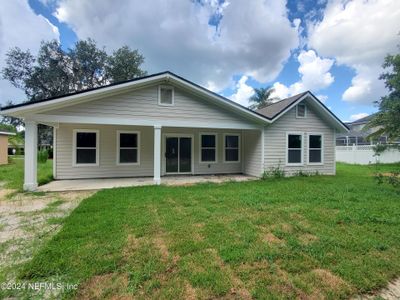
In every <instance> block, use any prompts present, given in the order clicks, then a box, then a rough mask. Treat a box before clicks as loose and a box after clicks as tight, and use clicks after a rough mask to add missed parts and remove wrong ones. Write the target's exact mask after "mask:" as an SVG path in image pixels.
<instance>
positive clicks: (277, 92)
mask: <svg viewBox="0 0 400 300" xmlns="http://www.w3.org/2000/svg"><path fill="white" fill-rule="evenodd" d="M272 87H273V89H274V92H273V93H272V97H277V98H279V99H284V98H287V97H289V95H290V90H289V88H288V87H287V86H286V85H284V84H282V83H280V82H275V83H274V84H273V85H272Z"/></svg>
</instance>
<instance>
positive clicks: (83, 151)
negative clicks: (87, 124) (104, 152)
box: [72, 129, 99, 166]
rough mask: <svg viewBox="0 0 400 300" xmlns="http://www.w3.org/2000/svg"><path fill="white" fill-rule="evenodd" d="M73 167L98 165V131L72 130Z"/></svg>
mask: <svg viewBox="0 0 400 300" xmlns="http://www.w3.org/2000/svg"><path fill="white" fill-rule="evenodd" d="M72 159H73V162H72V164H73V165H74V166H98V165H99V131H98V130H93V129H74V130H73V155H72Z"/></svg>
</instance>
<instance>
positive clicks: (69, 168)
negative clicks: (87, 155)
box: [56, 124, 154, 179]
mask: <svg viewBox="0 0 400 300" xmlns="http://www.w3.org/2000/svg"><path fill="white" fill-rule="evenodd" d="M81 128H85V129H92V130H98V131H99V159H98V162H99V164H98V166H96V167H93V166H79V168H77V167H74V166H73V164H72V161H73V158H72V153H73V151H72V147H73V146H72V141H73V130H74V129H81ZM118 130H123V131H125V130H127V131H138V132H140V133H141V136H142V137H143V136H147V137H148V138H142V139H141V141H140V146H141V150H142V151H141V155H140V165H129V164H128V165H124V164H122V165H118V164H117V163H116V157H117V143H116V142H115V141H116V140H117V131H118ZM153 130H154V129H153V128H151V127H134V126H113V125H84V124H60V126H59V128H58V129H57V140H56V148H57V151H56V162H57V166H56V172H57V173H56V178H57V179H75V178H111V177H137V176H153Z"/></svg>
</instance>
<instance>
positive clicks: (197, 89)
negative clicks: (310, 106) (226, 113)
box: [0, 72, 271, 124]
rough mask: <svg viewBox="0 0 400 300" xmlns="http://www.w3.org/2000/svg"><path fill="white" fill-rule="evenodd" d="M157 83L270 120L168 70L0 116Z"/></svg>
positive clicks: (2, 112)
mask: <svg viewBox="0 0 400 300" xmlns="http://www.w3.org/2000/svg"><path fill="white" fill-rule="evenodd" d="M157 82H159V83H168V82H170V83H172V84H175V85H177V86H179V87H182V88H185V89H186V90H188V91H190V92H192V93H195V94H197V95H201V96H204V97H207V98H208V99H209V100H212V101H215V102H214V103H216V104H218V105H219V106H222V107H225V108H229V109H230V110H233V111H236V112H237V113H239V114H241V115H242V116H244V117H246V118H248V119H251V120H253V121H255V122H257V123H259V124H269V123H271V120H269V119H268V118H267V117H265V116H263V115H261V114H258V113H256V112H253V111H251V110H249V109H248V108H246V107H244V106H241V105H239V104H237V103H235V102H233V101H231V100H229V99H226V98H224V97H222V96H220V95H218V94H216V93H213V92H211V91H209V90H207V89H205V88H203V87H201V86H199V85H197V84H194V83H192V82H190V81H188V80H186V79H184V78H181V77H179V76H177V75H175V74H172V73H170V72H166V73H162V74H159V75H156V76H151V77H147V78H144V79H139V80H137V81H133V82H127V83H122V84H118V85H114V86H110V87H105V88H102V89H98V90H92V91H87V92H83V93H79V94H74V95H71V96H66V97H62V98H58V99H54V100H49V101H42V102H37V103H32V104H28V105H25V106H20V107H15V108H13V107H12V108H9V109H7V108H6V109H2V110H0V115H7V116H12V117H17V118H27V117H29V116H30V115H34V114H38V113H42V112H45V111H49V110H54V109H58V108H62V107H66V106H71V105H75V104H78V103H82V102H86V101H92V100H96V99H99V98H103V97H108V96H111V95H114V94H118V93H123V92H126V91H130V90H132V89H138V88H142V87H145V86H146V85H152V84H156V83H157Z"/></svg>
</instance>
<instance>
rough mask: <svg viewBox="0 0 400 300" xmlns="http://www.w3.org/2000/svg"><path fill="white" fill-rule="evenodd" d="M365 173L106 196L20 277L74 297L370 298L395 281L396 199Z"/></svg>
mask: <svg viewBox="0 0 400 300" xmlns="http://www.w3.org/2000/svg"><path fill="white" fill-rule="evenodd" d="M399 167H400V166H399V165H390V166H385V170H386V169H387V170H390V169H394V168H397V169H399ZM372 171H373V167H369V166H350V165H344V164H338V168H337V176H335V177H333V176H315V177H296V178H284V179H269V180H267V181H254V182H242V183H225V184H219V185H217V184H201V185H195V186H184V187H166V186H147V187H139V188H119V189H112V190H103V191H100V192H98V193H96V194H95V195H94V196H92V197H90V198H88V199H86V200H84V201H83V202H82V203H81V204H80V205H79V207H78V208H77V209H75V210H74V211H73V212H72V214H71V215H70V216H69V217H68V218H67V219H66V220H65V221H64V226H63V228H62V229H61V231H60V232H59V233H58V234H57V235H56V236H55V237H54V238H53V239H52V240H51V241H50V242H49V243H48V244H47V245H46V246H45V247H43V248H41V249H40V250H39V251H38V253H37V254H36V255H35V256H34V258H33V260H32V261H30V262H28V263H27V264H26V265H25V267H24V268H23V270H22V271H21V273H20V279H21V280H29V281H34V282H62V283H69V284H73V283H79V288H78V290H77V291H74V290H69V291H66V294H64V295H66V296H68V297H70V296H77V297H78V298H85V297H86V298H111V297H113V296H115V297H122V296H127V295H136V296H138V297H139V298H160V299H179V298H190V299H194V298H195V297H199V298H214V297H228V298H231V297H238V298H244V299H246V298H250V297H254V298H295V297H298V298H300V297H302V298H308V297H313V298H316V299H320V298H322V297H326V298H330V299H337V298H347V297H349V296H350V295H353V294H359V293H365V292H368V291H371V290H375V289H377V288H380V287H383V286H385V285H386V284H387V282H388V281H389V280H391V279H392V278H394V277H396V276H399V275H400V238H399V232H400V196H399V194H398V193H397V192H396V191H395V190H394V189H393V188H392V187H391V186H385V185H379V186H378V185H377V184H376V183H375V182H374V181H373V178H372V176H371V173H372ZM12 293H13V292H11V295H12Z"/></svg>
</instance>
